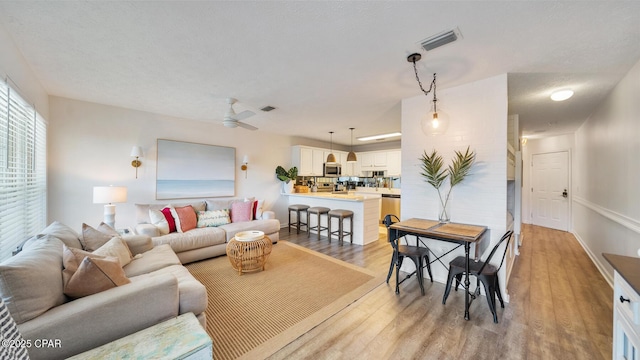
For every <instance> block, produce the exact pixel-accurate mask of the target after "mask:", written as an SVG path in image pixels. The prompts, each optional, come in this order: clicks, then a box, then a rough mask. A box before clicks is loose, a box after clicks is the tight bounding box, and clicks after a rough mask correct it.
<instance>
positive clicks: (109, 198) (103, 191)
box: [93, 186, 127, 204]
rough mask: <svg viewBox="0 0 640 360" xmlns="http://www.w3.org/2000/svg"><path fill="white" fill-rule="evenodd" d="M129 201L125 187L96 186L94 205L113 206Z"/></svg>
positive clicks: (94, 188) (94, 189)
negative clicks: (112, 204) (113, 204)
mask: <svg viewBox="0 0 640 360" xmlns="http://www.w3.org/2000/svg"><path fill="white" fill-rule="evenodd" d="M126 201H127V188H126V187H125V186H94V187H93V203H94V204H111V203H122V202H126Z"/></svg>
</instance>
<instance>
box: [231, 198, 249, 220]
mask: <svg viewBox="0 0 640 360" xmlns="http://www.w3.org/2000/svg"><path fill="white" fill-rule="evenodd" d="M251 220H253V201H236V202H234V203H233V204H231V222H241V221H251Z"/></svg>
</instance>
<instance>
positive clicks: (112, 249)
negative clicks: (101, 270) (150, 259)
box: [93, 237, 133, 267]
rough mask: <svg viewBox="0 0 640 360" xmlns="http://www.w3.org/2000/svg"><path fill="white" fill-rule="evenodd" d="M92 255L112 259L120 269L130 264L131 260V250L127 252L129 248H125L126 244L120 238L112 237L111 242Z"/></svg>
mask: <svg viewBox="0 0 640 360" xmlns="http://www.w3.org/2000/svg"><path fill="white" fill-rule="evenodd" d="M93 253H94V254H97V255H102V256H111V257H114V258H116V259H118V261H119V262H120V266H121V267H123V266H125V265H127V264H128V263H130V262H131V258H133V255H132V254H131V250H129V246H127V243H125V242H124V241H123V240H122V238H120V237H112V238H111V240H109V241H107V243H106V244H104V245H102V246H100V247H99V248H98V249H97V250H96V251H94V252H93Z"/></svg>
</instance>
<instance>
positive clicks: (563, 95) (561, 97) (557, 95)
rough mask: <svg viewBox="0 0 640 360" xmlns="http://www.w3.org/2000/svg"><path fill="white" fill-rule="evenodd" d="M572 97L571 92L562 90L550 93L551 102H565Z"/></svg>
mask: <svg viewBox="0 0 640 360" xmlns="http://www.w3.org/2000/svg"><path fill="white" fill-rule="evenodd" d="M572 96H573V90H571V89H562V90H558V91H554V92H553V93H551V100H553V101H565V100H567V99H568V98H570V97H572Z"/></svg>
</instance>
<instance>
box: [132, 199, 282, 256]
mask: <svg viewBox="0 0 640 360" xmlns="http://www.w3.org/2000/svg"><path fill="white" fill-rule="evenodd" d="M135 207H136V222H137V225H136V228H135V232H136V233H137V234H143V235H148V236H150V237H151V239H152V241H153V243H154V244H155V245H156V246H158V245H162V244H168V245H170V246H171V248H172V249H173V251H174V252H175V253H176V255H177V256H178V258H179V259H180V261H181V262H182V263H183V264H186V263H190V262H194V261H199V260H203V259H208V258H212V257H216V256H220V255H224V254H226V246H227V243H228V242H229V241H230V240H231V239H232V238H233V237H234V236H235V235H236V234H237V233H238V232H241V231H248V230H259V231H262V232H264V234H265V235H266V236H268V237H269V238H270V239H271V242H272V243H276V242H278V240H279V231H280V221H279V220H278V219H276V218H275V213H274V212H272V211H263V209H262V201H261V200H255V199H251V198H250V199H240V198H232V199H222V200H221V199H216V200H209V199H207V200H199V201H193V202H189V203H178V204H136V205H135ZM167 209H168V210H167ZM191 209H192V210H191ZM163 210H164V213H163V214H159V213H160V212H162V211H163ZM180 211H184V212H185V213H186V214H188V215H189V216H192V213H195V214H196V225H195V227H193V220H191V226H188V227H187V228H185V229H181V228H180V227H181V225H184V224H177V223H178V222H180V218H181V214H180ZM163 215H164V216H163ZM204 217H206V219H207V220H202V219H203V218H204ZM172 219H173V220H174V221H175V222H176V230H175V231H167V224H166V223H165V221H166V220H169V221H171V220H172ZM184 222H189V221H183V223H184Z"/></svg>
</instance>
